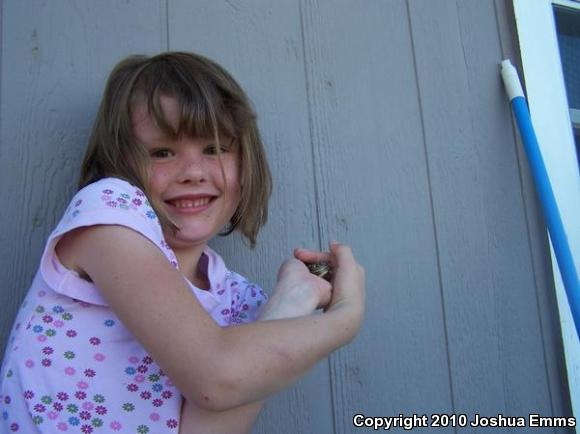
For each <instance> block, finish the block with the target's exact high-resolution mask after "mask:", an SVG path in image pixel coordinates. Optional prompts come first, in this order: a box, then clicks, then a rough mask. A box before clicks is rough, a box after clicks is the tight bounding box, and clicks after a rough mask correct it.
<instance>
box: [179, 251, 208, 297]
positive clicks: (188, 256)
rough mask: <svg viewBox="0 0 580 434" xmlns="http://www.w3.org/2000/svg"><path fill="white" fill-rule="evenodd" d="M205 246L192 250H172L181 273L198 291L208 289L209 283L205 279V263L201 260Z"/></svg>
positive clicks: (206, 278)
mask: <svg viewBox="0 0 580 434" xmlns="http://www.w3.org/2000/svg"><path fill="white" fill-rule="evenodd" d="M204 248H205V245H202V246H195V247H193V248H186V249H180V248H174V249H173V252H174V253H175V256H176V258H177V263H178V264H179V270H180V271H181V273H182V274H183V275H184V276H185V277H186V278H187V279H188V280H189V281H190V282H191V283H193V284H194V285H195V286H196V287H198V288H199V289H206V290H207V289H209V287H210V283H209V279H208V277H207V262H206V261H203V260H202V254H203V249H204Z"/></svg>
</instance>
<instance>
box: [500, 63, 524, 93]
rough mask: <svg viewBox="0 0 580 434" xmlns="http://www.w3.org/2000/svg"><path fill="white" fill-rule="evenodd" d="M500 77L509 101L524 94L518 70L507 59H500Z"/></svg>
mask: <svg viewBox="0 0 580 434" xmlns="http://www.w3.org/2000/svg"><path fill="white" fill-rule="evenodd" d="M501 78H502V79H503V84H504V86H505V90H506V92H507V94H508V97H509V99H510V101H511V100H512V99H514V98H515V97H516V96H524V91H523V89H522V84H521V83H520V78H519V77H518V71H516V68H514V66H513V65H512V63H511V62H510V61H509V59H506V60H502V61H501Z"/></svg>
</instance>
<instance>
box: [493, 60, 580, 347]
mask: <svg viewBox="0 0 580 434" xmlns="http://www.w3.org/2000/svg"><path fill="white" fill-rule="evenodd" d="M501 76H502V79H503V83H504V85H505V88H506V92H507V94H508V97H509V99H510V103H511V106H512V110H513V112H514V116H515V118H516V123H517V125H518V129H519V131H520V137H521V138H522V142H523V143H524V148H525V149H526V154H527V156H528V162H529V163H530V167H531V168H532V175H533V177H534V181H535V183H536V188H537V190H538V194H539V196H540V202H541V204H542V209H543V211H544V219H545V220H546V224H547V225H548V233H549V234H550V239H551V240H552V245H553V246H554V254H555V255H556V260H557V261H558V267H559V268H560V274H561V275H562V281H563V282H564V287H565V289H566V295H567V296H568V304H569V305H570V310H571V311H572V317H573V318H574V325H575V326H576V334H577V335H578V336H579V337H580V281H579V280H578V274H577V272H576V265H575V264H574V260H573V257H572V251H571V250H570V244H569V243H568V237H567V235H566V231H565V229H564V225H563V223H562V217H561V216H560V212H559V210H558V204H557V203H556V197H555V196H554V191H553V190H552V185H551V184H550V178H549V177H548V172H547V170H546V166H545V164H544V159H543V158H542V154H541V152H540V147H539V145H538V139H537V138H536V133H535V132H534V127H533V125H532V121H531V119H530V111H529V109H528V105H527V103H526V99H525V97H524V92H523V90H522V85H521V83H520V79H519V77H518V73H517V71H516V69H515V68H514V66H513V65H512V64H511V62H510V61H509V60H503V61H502V62H501Z"/></svg>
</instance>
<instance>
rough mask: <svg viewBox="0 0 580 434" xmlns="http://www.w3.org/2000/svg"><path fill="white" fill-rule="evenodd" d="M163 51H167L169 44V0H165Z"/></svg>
mask: <svg viewBox="0 0 580 434" xmlns="http://www.w3.org/2000/svg"><path fill="white" fill-rule="evenodd" d="M165 44H166V47H165V49H166V50H167V51H169V49H170V47H171V42H170V41H169V0H165Z"/></svg>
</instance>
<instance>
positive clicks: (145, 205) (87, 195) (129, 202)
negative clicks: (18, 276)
mask: <svg viewBox="0 0 580 434" xmlns="http://www.w3.org/2000/svg"><path fill="white" fill-rule="evenodd" d="M99 224H116V225H121V226H127V227H129V228H131V229H134V230H137V232H140V233H142V234H143V235H145V236H146V237H147V238H150V239H152V240H153V241H155V244H159V245H161V246H162V247H163V246H164V244H165V243H164V241H163V234H162V230H161V225H160V223H159V219H158V218H157V214H156V213H155V211H154V209H153V208H152V206H151V204H150V202H149V200H148V198H147V196H146V195H145V193H144V192H143V191H142V190H141V189H140V188H139V187H137V186H135V185H133V184H131V183H129V182H127V181H125V180H123V179H120V178H112V177H109V178H102V179H100V180H98V181H95V182H93V183H91V184H89V185H87V186H85V187H83V188H82V189H80V190H79V191H77V193H76V194H75V195H74V196H73V198H72V199H71V201H70V203H69V205H68V207H67V208H66V210H65V212H64V215H63V216H62V219H61V220H60V222H59V223H58V225H57V227H56V229H55V231H54V233H53V235H55V234H56V235H61V234H64V233H66V232H70V231H71V230H73V229H75V228H78V227H89V226H93V225H99Z"/></svg>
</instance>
